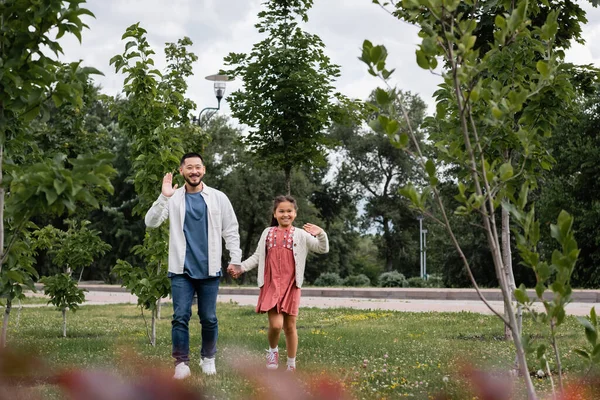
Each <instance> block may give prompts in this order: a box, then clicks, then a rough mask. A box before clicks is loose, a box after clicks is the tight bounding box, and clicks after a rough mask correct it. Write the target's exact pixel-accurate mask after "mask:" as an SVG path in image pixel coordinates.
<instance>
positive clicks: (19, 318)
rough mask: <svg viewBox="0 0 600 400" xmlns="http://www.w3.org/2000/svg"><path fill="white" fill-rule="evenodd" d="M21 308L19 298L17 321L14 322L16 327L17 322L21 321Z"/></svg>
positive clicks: (21, 304)
mask: <svg viewBox="0 0 600 400" xmlns="http://www.w3.org/2000/svg"><path fill="white" fill-rule="evenodd" d="M21 310H23V303H21V300H19V308H17V323H16V324H15V327H16V328H17V329H18V328H19V322H21Z"/></svg>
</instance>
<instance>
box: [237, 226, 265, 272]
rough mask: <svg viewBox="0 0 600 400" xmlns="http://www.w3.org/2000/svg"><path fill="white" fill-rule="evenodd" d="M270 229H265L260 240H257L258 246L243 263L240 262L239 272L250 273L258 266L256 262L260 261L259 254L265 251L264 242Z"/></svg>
mask: <svg viewBox="0 0 600 400" xmlns="http://www.w3.org/2000/svg"><path fill="white" fill-rule="evenodd" d="M269 229H270V228H267V229H265V230H264V231H263V233H262V234H261V235H260V239H259V240H258V246H256V251H255V252H254V254H252V255H251V256H250V257H248V258H247V259H246V260H245V261H242V265H241V268H240V269H241V272H240V273H242V272H246V271H250V270H251V269H254V268H256V267H257V266H258V260H259V259H260V252H261V251H265V241H266V239H267V233H268V232H269Z"/></svg>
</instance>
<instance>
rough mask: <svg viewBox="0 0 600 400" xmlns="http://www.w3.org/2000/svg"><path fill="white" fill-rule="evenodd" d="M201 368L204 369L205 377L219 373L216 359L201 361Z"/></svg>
mask: <svg viewBox="0 0 600 400" xmlns="http://www.w3.org/2000/svg"><path fill="white" fill-rule="evenodd" d="M200 366H201V367H202V372H204V374H205V375H215V374H216V373H217V368H216V367H215V358H214V357H213V358H207V357H205V358H203V359H202V360H201V361H200Z"/></svg>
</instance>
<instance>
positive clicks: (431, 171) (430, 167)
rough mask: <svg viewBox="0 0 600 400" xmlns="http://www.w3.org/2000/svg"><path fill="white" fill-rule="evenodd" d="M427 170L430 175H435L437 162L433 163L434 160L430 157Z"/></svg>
mask: <svg viewBox="0 0 600 400" xmlns="http://www.w3.org/2000/svg"><path fill="white" fill-rule="evenodd" d="M425 171H427V175H429V177H434V176H435V164H434V163H433V160H431V159H429V160H427V161H426V162H425Z"/></svg>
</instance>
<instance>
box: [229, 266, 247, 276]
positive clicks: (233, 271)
mask: <svg viewBox="0 0 600 400" xmlns="http://www.w3.org/2000/svg"><path fill="white" fill-rule="evenodd" d="M227 273H228V274H229V275H231V277H232V278H233V279H237V278H239V277H240V275H242V274H243V273H244V271H242V266H241V265H235V264H229V266H228V267H227Z"/></svg>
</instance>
